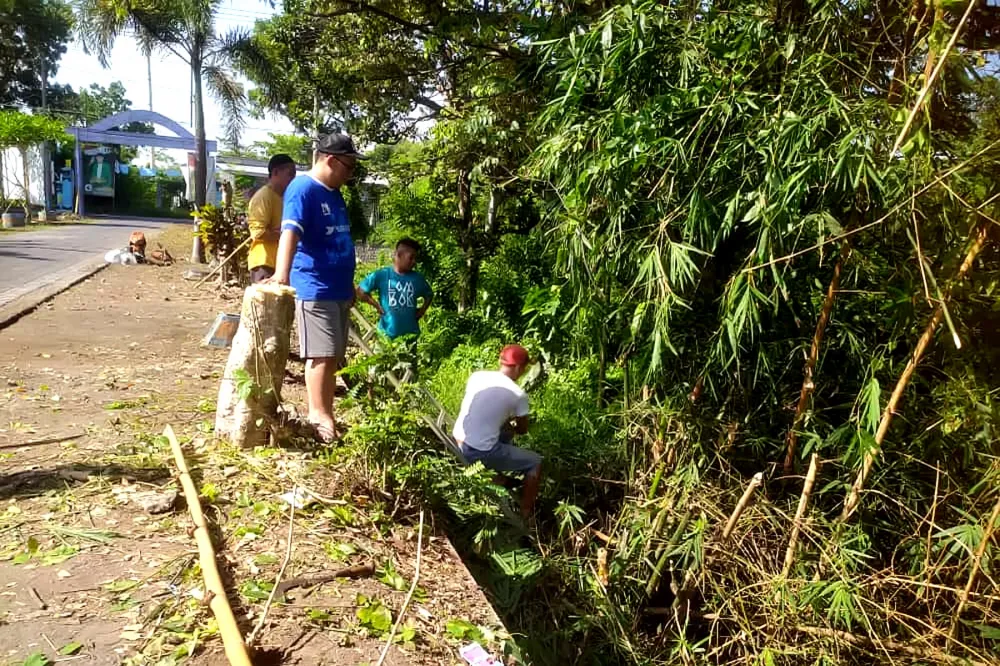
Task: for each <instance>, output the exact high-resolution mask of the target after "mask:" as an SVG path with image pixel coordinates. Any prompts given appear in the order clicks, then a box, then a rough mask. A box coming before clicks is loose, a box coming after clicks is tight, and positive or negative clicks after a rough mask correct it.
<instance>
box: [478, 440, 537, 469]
mask: <svg viewBox="0 0 1000 666" xmlns="http://www.w3.org/2000/svg"><path fill="white" fill-rule="evenodd" d="M461 449H462V455H463V456H465V459H466V460H467V461H468V462H469V464H472V463H474V462H481V463H483V467H485V468H486V469H491V470H493V471H494V472H517V473H520V474H527V473H528V472H530V471H531V470H533V469H535V468H536V467H538V466H539V465H541V464H542V457H541V456H540V455H538V454H537V453H535V452H534V451H530V450H528V449H522V448H520V447H517V446H514V445H513V444H511V443H510V442H509V441H503V440H501V441H498V442H497V443H496V445H495V446H494V447H493V448H492V449H490V450H489V451H480V450H479V449H474V448H472V447H469V446H466V445H465V444H462V445H461Z"/></svg>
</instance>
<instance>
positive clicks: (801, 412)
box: [784, 240, 851, 475]
mask: <svg viewBox="0 0 1000 666" xmlns="http://www.w3.org/2000/svg"><path fill="white" fill-rule="evenodd" d="M850 253H851V244H850V242H849V241H846V240H845V241H844V242H843V243H841V244H840V258H838V259H837V265H836V266H834V267H833V278H832V279H831V280H830V286H829V288H828V289H827V290H826V298H825V299H824V300H823V309H822V310H820V313H819V320H818V321H817V322H816V333H815V334H814V335H813V340H812V346H811V347H810V348H809V357H808V358H807V359H806V367H805V371H804V373H803V375H804V376H803V378H802V390H801V391H799V404H798V405H796V407H795V416H794V417H793V418H792V426H791V428H789V429H788V437H787V438H786V439H785V442H786V444H785V448H786V452H785V465H784V472H785V474H786V475H787V474H791V473H792V470H793V468H794V466H795V450H796V448H797V447H798V443H799V424H800V423H801V422H802V418H803V416H805V413H806V405H807V404H809V396H810V395H812V392H813V389H814V388H816V384H815V383H814V382H813V371H814V370H815V369H816V361H817V360H818V359H819V348H820V345H821V344H822V342H823V334H824V333H825V332H826V325H827V323H828V322H829V321H830V313H831V312H832V311H833V302H834V301H835V300H836V298H837V288H838V287H839V286H840V273H841V271H842V270H843V268H844V262H845V261H847V257H848V255H850Z"/></svg>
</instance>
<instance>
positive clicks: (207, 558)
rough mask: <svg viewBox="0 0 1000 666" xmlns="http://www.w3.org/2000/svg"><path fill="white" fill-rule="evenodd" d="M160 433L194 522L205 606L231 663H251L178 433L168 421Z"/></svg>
mask: <svg viewBox="0 0 1000 666" xmlns="http://www.w3.org/2000/svg"><path fill="white" fill-rule="evenodd" d="M163 436H164V437H166V438H167V440H168V441H169V442H170V448H171V450H172V451H173V453H174V460H175V461H176V462H177V469H178V471H179V472H180V475H179V477H180V481H181V487H182V488H183V489H184V498H185V499H186V500H187V505H188V511H190V512H191V522H193V523H194V538H195V541H196V542H197V544H198V561H199V563H200V564H201V573H202V576H204V579H205V595H206V597H210V600H209V602H208V606H209V608H211V609H212V613H213V614H214V615H215V620H216V621H217V622H218V623H219V634H220V635H221V636H222V645H223V648H224V649H225V652H226V658H227V659H228V660H229V663H230V665H231V666H253V663H252V662H251V661H250V655H249V654H248V653H247V646H246V644H245V643H244V642H243V634H242V633H240V628H239V626H238V625H237V624H236V617H235V616H234V615H233V609H232V608H231V607H230V606H229V599H228V597H227V596H226V588H225V587H224V586H223V585H222V578H220V577H219V569H218V567H217V566H216V563H215V549H214V548H213V547H212V538H211V537H210V536H209V533H208V525H207V523H206V522H205V515H204V514H203V513H202V511H201V503H200V502H199V501H198V491H197V490H196V489H195V486H194V481H192V480H191V472H190V471H189V470H188V466H187V462H186V461H185V460H184V452H183V451H182V450H181V445H180V442H178V441H177V436H176V435H174V429H173V428H171V427H170V426H169V425H168V426H167V427H166V428H164V430H163Z"/></svg>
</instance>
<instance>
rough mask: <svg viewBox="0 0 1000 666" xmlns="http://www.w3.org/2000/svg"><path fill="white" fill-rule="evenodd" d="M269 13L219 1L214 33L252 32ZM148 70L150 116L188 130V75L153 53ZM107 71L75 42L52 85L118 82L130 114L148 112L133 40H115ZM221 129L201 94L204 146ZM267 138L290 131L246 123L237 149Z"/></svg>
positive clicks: (272, 123)
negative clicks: (233, 30) (125, 97)
mask: <svg viewBox="0 0 1000 666" xmlns="http://www.w3.org/2000/svg"><path fill="white" fill-rule="evenodd" d="M274 13H275V10H274V9H272V8H271V6H270V5H269V4H268V3H267V2H264V1H263V0H222V4H221V8H220V10H219V13H218V16H217V20H216V30H217V31H218V32H220V33H226V32H228V31H230V30H232V29H233V28H240V27H242V28H251V27H253V24H254V21H257V20H260V19H266V18H267V17H268V16H271V15H273V14H274ZM150 64H151V70H152V80H153V86H152V87H153V111H156V112H157V113H161V114H163V115H165V116H167V117H168V118H172V119H173V120H175V121H177V122H178V123H180V124H181V125H183V126H184V127H185V128H187V129H192V128H191V101H190V100H191V88H190V81H191V74H190V69H189V68H188V66H187V65H186V64H185V63H184V61H182V60H181V59H180V58H178V57H177V56H174V55H172V54H168V53H166V52H155V53H154V54H153V56H152V58H151V63H150ZM108 65H109V66H108V68H106V69H105V68H104V67H102V66H101V63H100V62H99V61H98V60H97V58H96V57H95V56H92V55H87V54H86V53H85V52H84V50H83V46H82V45H81V44H80V43H79V42H75V41H74V42H71V43H70V44H69V45H68V49H67V52H66V54H65V55H64V56H63V57H62V60H61V61H60V62H59V71H58V72H57V73H56V76H55V82H56V83H60V84H69V85H71V86H72V87H73V88H74V89H77V90H78V89H79V88H85V87H88V86H89V85H90V84H91V83H97V84H98V85H101V86H105V87H107V86H108V85H110V84H111V82H112V81H121V82H122V85H124V86H125V90H126V91H127V97H128V99H130V100H131V101H132V108H133V109H148V108H149V86H148V79H147V75H146V71H147V70H146V58H145V57H144V56H143V55H142V54H141V52H140V51H139V48H138V45H137V44H136V42H135V40H134V39H133V38H132V37H130V36H127V35H123V36H122V37H119V38H118V40H117V41H116V42H115V47H114V50H113V51H112V53H111V58H110V60H109V62H108ZM244 83H246V82H245V81H244ZM222 128H223V123H222V112H221V110H220V108H219V105H218V104H217V103H216V102H215V100H214V99H212V96H211V95H210V94H209V93H208V92H207V91H206V93H205V132H206V135H207V137H208V138H209V140H211V139H216V140H219V141H221V138H222V133H223V129H222ZM268 132H277V133H292V132H293V128H292V125H291V124H290V123H289V122H288V121H287V120H285V119H284V118H282V117H280V116H274V117H268V118H265V119H261V120H257V119H254V118H248V119H247V126H246V130H245V131H244V133H243V136H242V138H241V143H243V144H244V145H248V144H251V143H253V142H254V141H258V140H264V139H267V134H268ZM157 133H166V134H169V131H168V130H164V129H162V128H157ZM220 147H221V146H220ZM142 152H145V151H142ZM171 152H174V151H171ZM175 159H176V157H175Z"/></svg>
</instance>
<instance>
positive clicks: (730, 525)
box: [722, 472, 764, 543]
mask: <svg viewBox="0 0 1000 666" xmlns="http://www.w3.org/2000/svg"><path fill="white" fill-rule="evenodd" d="M762 483H764V474H763V473H762V472H757V473H756V474H754V475H753V478H752V479H750V483H749V484H747V489H746V490H744V491H743V497H741V498H740V501H739V502H738V503H737V504H736V508H735V509H733V513H732V515H731V516H729V521H728V522H727V523H726V528H725V529H724V530H722V543H725V542H727V541H729V537H730V536H732V534H733V529H735V528H736V521H738V520H739V519H740V516H742V515H743V512H744V511H745V510H746V508H747V507H748V506H749V505H750V500H751V499H753V491H755V490H757V488H759V487H760V485H761V484H762Z"/></svg>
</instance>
